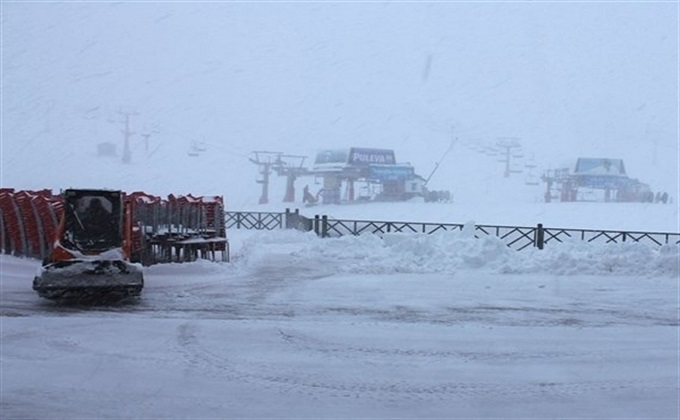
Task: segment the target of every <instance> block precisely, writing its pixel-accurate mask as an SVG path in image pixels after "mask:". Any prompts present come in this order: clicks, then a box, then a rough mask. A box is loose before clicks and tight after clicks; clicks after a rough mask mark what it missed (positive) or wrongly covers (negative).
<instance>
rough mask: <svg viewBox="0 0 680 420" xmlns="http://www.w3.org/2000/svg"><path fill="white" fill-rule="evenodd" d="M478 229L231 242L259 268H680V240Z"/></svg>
mask: <svg viewBox="0 0 680 420" xmlns="http://www.w3.org/2000/svg"><path fill="white" fill-rule="evenodd" d="M472 232H473V229H471V228H467V229H463V231H448V232H446V231H442V232H437V233H434V234H431V235H427V234H404V233H390V234H385V235H383V236H382V237H381V236H378V235H361V236H343V237H340V238H326V239H321V238H318V237H317V236H316V235H314V234H313V233H302V232H298V231H292V230H290V231H286V230H283V231H269V232H252V233H249V234H243V233H241V232H239V233H238V234H237V236H239V237H240V238H239V240H237V241H236V244H235V246H234V244H233V245H232V249H234V252H233V255H232V257H233V258H232V260H233V262H234V263H235V265H236V266H237V267H238V268H239V269H243V270H250V269H256V268H258V267H260V266H262V265H264V264H268V263H270V262H271V260H272V258H282V257H285V258H288V259H290V262H292V263H294V264H300V265H301V266H304V265H318V264H323V265H325V266H327V267H329V268H331V269H332V270H334V271H335V272H338V273H356V274H391V273H421V274H427V273H433V274H434V273H438V274H453V273H455V272H457V271H458V270H485V271H488V272H497V273H503V274H529V273H532V274H554V275H575V274H598V275H640V276H676V277H677V276H678V275H680V247H679V246H677V245H665V246H663V247H661V248H659V249H654V248H651V247H649V246H647V245H644V244H640V243H619V244H593V243H588V242H584V241H576V240H575V241H571V242H565V243H550V244H548V245H546V248H545V249H543V250H538V249H530V250H523V251H515V250H512V249H510V248H508V247H507V246H505V244H504V243H503V242H502V241H501V240H500V239H498V238H496V237H494V236H488V237H482V238H475V237H474V235H473V233H472Z"/></svg>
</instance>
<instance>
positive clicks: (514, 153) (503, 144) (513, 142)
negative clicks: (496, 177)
mask: <svg viewBox="0 0 680 420" xmlns="http://www.w3.org/2000/svg"><path fill="white" fill-rule="evenodd" d="M496 146H498V147H499V148H501V149H502V150H503V152H502V153H503V154H504V155H505V157H504V158H501V159H499V161H500V162H502V163H505V172H504V173H503V176H504V177H506V178H508V177H509V176H510V174H511V173H521V172H522V171H521V170H515V169H511V168H512V167H511V161H512V158H521V157H523V156H522V155H521V153H520V152H521V150H522V145H521V144H520V143H519V139H517V138H515V137H502V138H499V139H498V141H496Z"/></svg>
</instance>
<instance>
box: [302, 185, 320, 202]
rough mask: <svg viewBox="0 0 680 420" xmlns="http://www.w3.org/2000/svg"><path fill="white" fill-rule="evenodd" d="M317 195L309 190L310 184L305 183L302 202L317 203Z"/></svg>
mask: <svg viewBox="0 0 680 420" xmlns="http://www.w3.org/2000/svg"><path fill="white" fill-rule="evenodd" d="M316 201H317V200H316V197H314V196H313V195H312V193H310V192H309V185H305V188H304V190H303V191H302V202H303V203H309V204H315V203H316Z"/></svg>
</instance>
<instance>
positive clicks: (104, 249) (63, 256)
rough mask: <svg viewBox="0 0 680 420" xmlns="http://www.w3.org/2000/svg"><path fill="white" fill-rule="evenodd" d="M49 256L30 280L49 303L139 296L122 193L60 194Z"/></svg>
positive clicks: (138, 276)
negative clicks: (60, 211) (60, 206)
mask: <svg viewBox="0 0 680 420" xmlns="http://www.w3.org/2000/svg"><path fill="white" fill-rule="evenodd" d="M62 196H63V215H62V218H61V221H60V223H59V228H58V230H57V234H56V236H57V237H56V238H55V241H54V245H53V248H52V253H51V255H50V257H48V258H47V259H46V260H45V261H43V266H42V267H41V269H40V271H39V273H38V275H37V276H36V277H35V278H34V280H33V289H34V290H35V291H37V292H38V295H40V296H41V297H44V298H48V299H57V298H62V297H68V298H71V297H79V296H81V295H85V296H93V295H114V296H120V297H124V296H138V295H139V294H140V293H141V291H142V288H143V286H144V278H143V275H142V271H141V267H140V266H139V265H137V264H132V263H130V246H131V234H132V221H131V218H130V215H129V211H127V210H126V204H125V195H124V193H122V192H121V191H108V190H73V189H69V190H66V191H64V193H63V194H62Z"/></svg>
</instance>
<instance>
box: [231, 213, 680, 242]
mask: <svg viewBox="0 0 680 420" xmlns="http://www.w3.org/2000/svg"><path fill="white" fill-rule="evenodd" d="M226 220H227V223H226V225H227V228H236V229H258V230H265V229H266V230H274V229H299V230H302V231H314V232H315V233H316V234H317V235H318V236H320V237H322V238H331V237H341V236H346V235H353V236H357V235H362V234H366V233H370V234H376V235H382V234H387V233H424V234H433V233H436V232H442V231H455V230H459V231H462V230H463V228H464V227H465V225H464V224H460V223H434V222H399V221H378V220H350V219H332V218H329V217H328V216H326V215H315V216H314V217H305V216H303V215H301V214H300V212H299V210H297V209H296V210H295V211H294V212H291V211H290V210H289V209H286V211H285V212H281V213H266V212H227V213H226ZM474 228H475V234H474V236H475V237H477V238H480V237H483V236H495V237H497V238H499V239H500V240H502V241H503V242H504V243H505V244H506V245H507V246H508V247H510V248H512V249H516V250H523V249H527V248H533V247H535V248H538V249H543V248H544V247H545V246H546V245H548V244H550V243H562V242H566V241H574V240H580V241H585V242H592V243H625V242H639V243H644V244H647V245H649V246H652V247H660V246H663V245H668V244H674V245H679V244H680V233H672V232H638V231H616V230H597V229H570V228H552V227H544V226H543V224H541V223H539V224H537V225H536V226H503V225H475V227H474Z"/></svg>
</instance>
